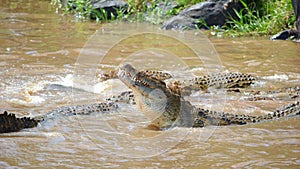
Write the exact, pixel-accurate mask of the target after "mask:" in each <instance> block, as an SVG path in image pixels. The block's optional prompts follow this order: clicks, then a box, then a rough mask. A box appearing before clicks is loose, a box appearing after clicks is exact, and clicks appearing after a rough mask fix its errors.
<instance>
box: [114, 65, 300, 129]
mask: <svg viewBox="0 0 300 169" xmlns="http://www.w3.org/2000/svg"><path fill="white" fill-rule="evenodd" d="M117 76H118V77H119V79H120V80H121V81H122V82H123V83H124V84H126V85H127V86H128V87H129V88H130V89H132V91H133V93H134V97H135V100H136V104H137V107H138V109H139V110H140V112H142V113H144V114H145V116H147V117H148V118H149V119H150V120H151V123H150V124H149V126H148V127H149V128H153V129H166V128H170V127H174V126H183V127H205V126H208V125H216V126H222V125H232V124H237V125H243V124H247V123H256V122H262V121H267V120H271V119H275V118H280V117H285V116H290V115H299V114H300V105H299V102H295V103H292V104H289V105H286V106H283V107H281V108H280V109H277V110H276V111H274V112H273V113H269V114H267V115H260V116H252V115H245V114H230V113H224V112H217V111H213V110H207V109H203V108H197V107H196V106H194V105H192V104H191V103H190V102H189V101H187V100H185V99H184V97H182V95H181V91H182V89H184V88H185V87H182V86H180V83H172V84H171V85H168V84H166V82H164V79H160V78H157V77H155V76H149V75H148V74H146V73H145V72H142V71H137V70H136V69H135V68H134V67H132V66H131V65H130V64H124V65H122V66H120V67H119V70H118V71H117ZM208 77H209V78H205V79H207V80H203V79H198V80H194V82H195V83H197V84H200V86H203V85H204V86H206V87H207V86H209V85H213V84H214V85H216V84H218V85H220V84H221V85H224V84H226V85H227V86H228V84H229V86H228V87H245V86H248V85H250V84H251V83H252V82H253V80H254V79H255V78H253V77H252V76H250V75H245V74H227V75H226V74H223V75H222V76H217V77H218V78H215V76H208ZM234 79H235V80H234ZM236 79H238V80H236ZM199 82H201V83H199ZM220 82H221V83H220ZM195 83H194V84H195ZM231 83H232V84H231ZM206 87H200V88H206Z"/></svg>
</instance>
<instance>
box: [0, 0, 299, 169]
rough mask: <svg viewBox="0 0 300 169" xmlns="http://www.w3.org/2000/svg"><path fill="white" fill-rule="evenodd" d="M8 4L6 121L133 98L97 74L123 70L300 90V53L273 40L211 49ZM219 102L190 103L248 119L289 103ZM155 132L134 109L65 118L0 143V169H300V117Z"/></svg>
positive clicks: (196, 38) (2, 87) (1, 43)
mask: <svg viewBox="0 0 300 169" xmlns="http://www.w3.org/2000/svg"><path fill="white" fill-rule="evenodd" d="M0 4H1V6H0V21H1V25H0V77H1V80H0V110H1V112H3V111H4V110H7V111H9V112H14V113H16V114H17V115H19V116H24V115H26V116H31V117H33V116H36V115H38V114H43V113H45V112H47V111H50V110H52V109H54V108H56V107H59V106H64V105H76V104H89V103H94V102H101V101H104V99H105V98H107V97H109V96H111V95H114V94H118V93H120V92H122V91H126V90H128V89H127V87H126V86H124V85H123V84H122V83H121V82H120V81H119V80H117V79H115V80H109V81H106V82H100V81H99V79H98V77H99V76H98V74H99V73H101V72H102V70H107V69H111V68H114V67H115V66H116V65H118V64H120V63H121V62H124V61H126V62H130V63H132V64H133V65H134V66H136V67H137V68H140V69H142V68H144V67H149V68H155V69H160V70H167V71H169V72H171V73H173V74H174V76H175V77H176V76H177V77H178V78H179V79H180V78H183V79H184V78H186V77H189V76H190V75H192V73H194V74H201V75H204V74H206V73H207V72H216V71H233V72H243V73H251V74H252V75H255V76H259V77H260V78H259V79H258V81H257V82H256V83H255V84H253V85H252V86H250V88H253V89H261V90H266V89H276V88H279V87H289V86H295V85H299V82H300V66H299V63H300V43H294V42H291V41H269V40H268V38H266V37H262V38H238V39H217V38H210V39H209V40H208V39H207V38H205V36H204V35H203V34H201V32H199V31H186V32H174V31H160V30H159V29H158V27H157V26H150V25H147V24H133V23H117V24H115V23H111V24H104V25H101V24H96V23H91V22H76V20H75V18H74V17H73V16H61V15H60V14H58V13H56V12H55V8H53V7H52V6H50V2H49V1H45V0H44V1H37V0H23V1H17V0H13V1H8V0H0ZM153 32H154V33H153ZM157 33H158V34H159V35H157ZM195 53H196V54H198V56H200V58H201V60H199V57H198V56H197V55H195ZM217 53H218V54H217ZM187 72H188V73H187ZM196 95H197V94H196ZM219 95H220V97H219V96H218V93H217V94H216V95H215V96H212V95H209V94H203V97H202V96H201V95H200V96H199V95H197V96H198V97H192V98H191V99H193V100H192V101H193V102H194V103H195V104H198V106H204V107H206V108H211V109H216V110H224V111H226V112H233V113H249V114H251V113H254V114H264V113H268V112H271V111H274V110H275V109H276V107H279V106H281V105H285V104H287V103H289V102H290V100H287V99H285V100H280V99H275V100H261V101H256V102H253V101H252V102H251V101H245V100H243V97H242V96H240V95H239V94H226V93H224V92H219ZM241 95H242V94H241ZM225 96H226V97H225ZM298 100H299V98H298ZM147 122H148V121H147V120H145V117H144V116H143V115H142V114H141V113H139V112H138V110H137V109H136V108H135V106H134V105H128V104H125V103H121V104H120V105H119V110H118V111H117V112H112V113H108V114H101V113H99V114H91V115H88V116H83V115H81V116H80V115H78V116H67V117H64V116H59V117H57V118H54V119H49V120H47V121H45V122H43V123H41V124H40V125H38V127H36V128H32V129H26V130H22V131H20V132H16V133H7V134H0V168H15V167H16V168H19V167H20V168H299V167H300V124H299V117H294V118H288V119H282V120H274V121H270V122H265V123H258V124H248V125H244V126H225V127H205V128H178V127H177V128H173V129H170V130H166V131H153V130H149V129H146V128H145V126H146V124H147Z"/></svg>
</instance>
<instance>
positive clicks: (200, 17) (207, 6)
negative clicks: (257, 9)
mask: <svg viewBox="0 0 300 169" xmlns="http://www.w3.org/2000/svg"><path fill="white" fill-rule="evenodd" d="M252 2H253V1H252ZM246 3H247V2H246ZM242 8H243V5H242V4H241V3H240V2H238V1H233V0H209V1H206V2H201V3H198V4H196V5H193V6H191V7H190V8H187V9H184V10H182V11H181V12H180V13H179V14H178V15H177V16H174V17H172V18H170V19H169V20H167V21H166V22H164V23H163V25H162V27H161V28H162V29H182V28H192V29H194V28H209V27H210V26H222V25H224V24H225V22H226V20H227V19H228V18H229V17H230V16H232V17H235V16H234V15H235V13H234V9H236V10H240V9H242Z"/></svg>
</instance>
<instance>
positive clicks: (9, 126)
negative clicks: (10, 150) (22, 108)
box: [0, 111, 38, 133]
mask: <svg viewBox="0 0 300 169" xmlns="http://www.w3.org/2000/svg"><path fill="white" fill-rule="evenodd" d="M37 124H38V121H37V120H35V119H32V118H29V117H22V118H19V117H16V115H15V114H13V113H11V114H8V113H7V111H4V113H3V114H0V133H9V132H16V131H20V130H22V129H25V128H32V127H36V126H37Z"/></svg>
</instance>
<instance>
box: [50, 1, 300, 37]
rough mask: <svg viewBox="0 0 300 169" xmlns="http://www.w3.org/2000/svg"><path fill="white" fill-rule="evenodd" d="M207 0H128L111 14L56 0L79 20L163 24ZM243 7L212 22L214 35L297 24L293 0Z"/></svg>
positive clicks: (270, 31) (89, 3) (268, 32)
mask: <svg viewBox="0 0 300 169" xmlns="http://www.w3.org/2000/svg"><path fill="white" fill-rule="evenodd" d="M203 1H205V0H127V1H126V2H127V4H128V6H127V8H126V9H115V10H116V14H115V15H111V14H108V13H107V12H106V11H105V10H104V9H95V8H94V7H93V5H92V0H52V2H51V3H52V4H53V5H56V6H57V8H58V9H60V10H62V11H63V14H75V16H76V17H77V18H78V19H79V20H90V19H94V20H97V21H104V22H107V21H109V20H115V19H122V20H126V21H130V22H149V23H152V24H162V23H163V22H164V21H165V20H166V19H168V18H170V17H171V16H173V15H176V14H178V13H179V12H180V11H181V10H183V9H185V8H187V7H189V6H191V5H193V4H196V3H199V2H203ZM239 1H240V2H241V3H242V5H243V7H244V8H243V9H241V10H234V14H233V15H232V16H229V19H228V21H227V22H226V24H225V25H224V26H222V27H217V26H212V27H210V31H208V33H209V34H210V35H212V36H217V37H223V36H227V37H228V36H231V37H237V36H261V35H271V34H275V33H277V32H279V31H281V30H284V29H291V28H293V23H294V20H295V17H294V14H293V8H292V4H291V0H256V1H253V2H252V3H246V2H245V0H239Z"/></svg>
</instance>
